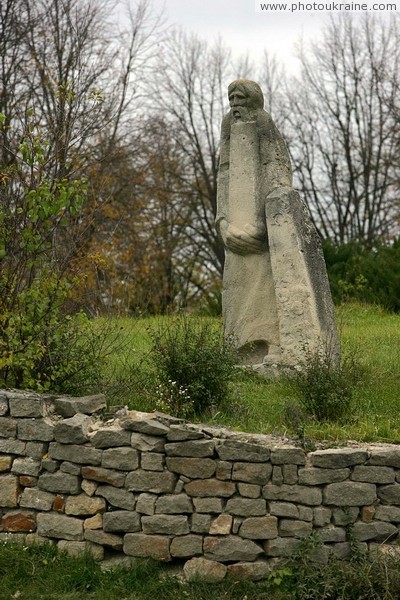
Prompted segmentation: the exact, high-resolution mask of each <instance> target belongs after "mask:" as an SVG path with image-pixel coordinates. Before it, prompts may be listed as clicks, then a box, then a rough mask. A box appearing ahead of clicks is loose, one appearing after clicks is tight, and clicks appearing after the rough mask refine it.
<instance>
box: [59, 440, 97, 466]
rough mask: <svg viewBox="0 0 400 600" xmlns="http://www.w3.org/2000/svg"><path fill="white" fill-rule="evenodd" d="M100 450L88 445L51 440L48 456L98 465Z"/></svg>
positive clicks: (81, 463)
mask: <svg viewBox="0 0 400 600" xmlns="http://www.w3.org/2000/svg"><path fill="white" fill-rule="evenodd" d="M102 454H103V453H102V451H101V450H97V449H96V448H91V447H90V446H79V445H76V444H59V443H58V442H53V443H51V444H50V445H49V457H50V458H53V459H55V460H67V461H69V462H73V463H78V464H80V465H88V464H89V465H99V464H100V463H101V457H102Z"/></svg>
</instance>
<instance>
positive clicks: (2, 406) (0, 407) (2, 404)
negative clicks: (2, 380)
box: [0, 396, 8, 417]
mask: <svg viewBox="0 0 400 600" xmlns="http://www.w3.org/2000/svg"><path fill="white" fill-rule="evenodd" d="M7 413H8V400H7V398H4V397H2V396H0V416H1V417H4V415H6V414H7Z"/></svg>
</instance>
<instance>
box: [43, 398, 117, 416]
mask: <svg viewBox="0 0 400 600" xmlns="http://www.w3.org/2000/svg"><path fill="white" fill-rule="evenodd" d="M53 405H54V408H55V410H56V412H57V413H58V414H59V415H61V416H62V417H65V418H68V417H73V416H74V415H76V414H77V413H83V414H85V415H92V414H93V413H95V412H97V411H99V410H102V409H103V408H105V407H106V398H105V396H104V394H97V395H93V396H82V397H81V398H71V397H61V398H55V399H54V400H53Z"/></svg>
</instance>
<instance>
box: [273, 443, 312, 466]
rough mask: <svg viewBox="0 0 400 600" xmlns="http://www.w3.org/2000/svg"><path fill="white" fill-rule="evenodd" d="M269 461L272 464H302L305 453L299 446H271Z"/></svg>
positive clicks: (304, 459)
mask: <svg viewBox="0 0 400 600" xmlns="http://www.w3.org/2000/svg"><path fill="white" fill-rule="evenodd" d="M271 462H272V464H273V465H304V464H305V462H306V454H305V452H304V450H302V449H301V448H289V447H283V448H273V450H272V451H271Z"/></svg>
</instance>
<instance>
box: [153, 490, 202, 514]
mask: <svg viewBox="0 0 400 600" xmlns="http://www.w3.org/2000/svg"><path fill="white" fill-rule="evenodd" d="M155 512H156V513H162V514H179V513H192V512H193V503H192V499H191V498H189V496H187V495H186V494H171V495H165V496H160V497H159V498H158V500H157V502H156V510H155Z"/></svg>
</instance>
